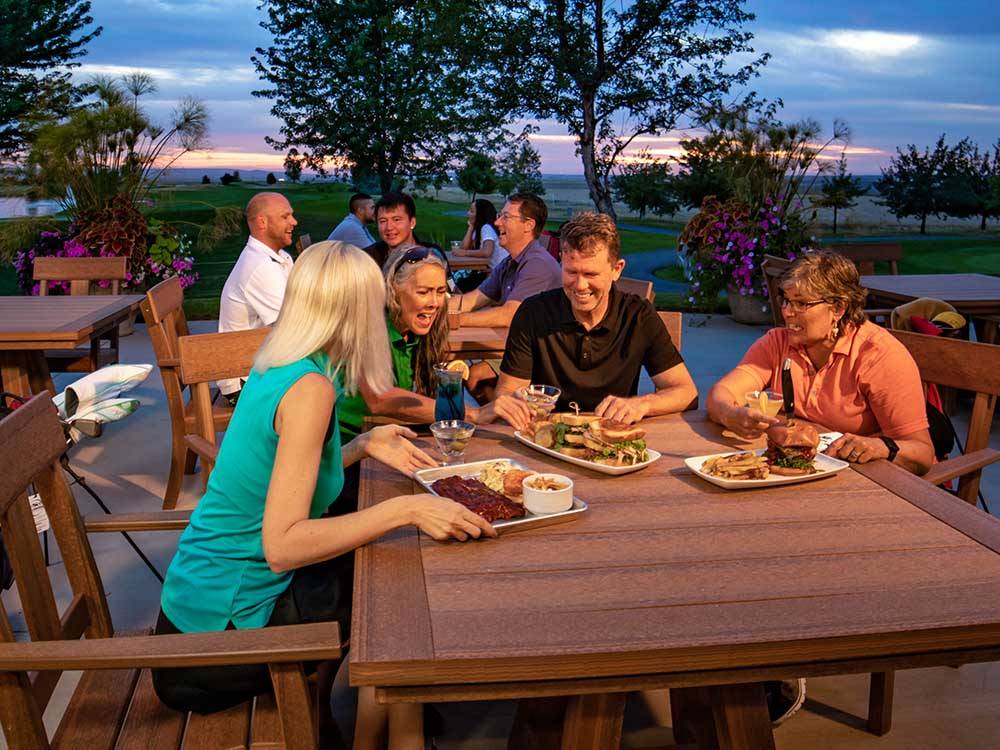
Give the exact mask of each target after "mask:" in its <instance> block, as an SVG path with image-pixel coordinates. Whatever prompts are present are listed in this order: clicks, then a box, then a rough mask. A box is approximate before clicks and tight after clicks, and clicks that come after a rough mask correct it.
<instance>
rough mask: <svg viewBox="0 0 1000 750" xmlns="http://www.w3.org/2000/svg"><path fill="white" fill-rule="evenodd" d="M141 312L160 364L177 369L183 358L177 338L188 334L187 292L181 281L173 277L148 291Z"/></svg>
mask: <svg viewBox="0 0 1000 750" xmlns="http://www.w3.org/2000/svg"><path fill="white" fill-rule="evenodd" d="M139 309H141V310H142V317H143V320H145V321H146V327H147V329H148V332H149V340H150V342H151V343H152V345H153V353H154V354H155V355H156V363H157V364H158V365H159V366H160V367H161V368H162V367H165V366H166V367H177V365H178V362H177V358H178V357H179V356H180V354H179V350H178V348H177V339H179V338H180V337H181V336H187V335H188V325H187V318H186V317H185V315H184V289H183V287H181V280H180V279H179V278H177V277H176V276H171V277H170V278H169V279H167V280H166V281H161V282H160V283H159V284H157V285H156V286H154V287H153V288H152V289H150V290H149V291H148V292H146V299H144V300H143V301H142V302H141V303H140V305H139Z"/></svg>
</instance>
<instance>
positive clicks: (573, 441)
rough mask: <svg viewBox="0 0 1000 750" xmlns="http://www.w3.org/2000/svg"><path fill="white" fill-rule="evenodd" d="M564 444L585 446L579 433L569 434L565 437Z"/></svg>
mask: <svg viewBox="0 0 1000 750" xmlns="http://www.w3.org/2000/svg"><path fill="white" fill-rule="evenodd" d="M563 442H564V443H568V444H570V445H583V444H584V439H583V435H582V434H580V433H579V432H567V433H566V434H565V435H563Z"/></svg>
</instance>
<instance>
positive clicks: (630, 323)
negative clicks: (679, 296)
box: [500, 287, 684, 411]
mask: <svg viewBox="0 0 1000 750" xmlns="http://www.w3.org/2000/svg"><path fill="white" fill-rule="evenodd" d="M683 361H684V360H683V358H682V357H681V355H680V352H678V351H677V348H676V347H675V346H674V343H673V341H671V340H670V335H669V334H668V333H667V329H666V326H664V325H663V321H661V320H660V317H659V316H658V315H657V314H656V310H655V309H654V308H653V305H652V304H651V303H650V302H647V301H646V300H644V299H642V298H641V297H637V296H636V295H634V294H625V293H623V292H620V291H618V289H617V288H616V287H612V289H611V298H610V300H609V302H608V312H607V314H606V315H605V316H604V319H603V320H601V322H600V323H598V324H597V325H596V326H594V328H592V329H591V330H590V331H588V330H587V329H585V328H584V327H583V326H582V325H581V324H580V323H579V322H578V321H577V319H576V318H574V317H573V309H572V307H571V306H570V302H569V298H568V297H567V296H566V293H565V292H564V291H563V290H562V289H552V290H551V291H548V292H543V293H542V294H537V295H535V296H534V297H529V298H528V299H526V300H525V301H524V302H523V303H522V304H521V306H520V307H519V308H518V309H517V312H516V313H514V319H513V320H512V321H511V324H510V333H509V334H508V336H507V347H506V349H505V351H504V355H503V362H502V363H501V365H500V370H501V371H502V372H505V373H507V374H508V375H511V376H513V377H515V378H521V379H524V380H530V381H531V382H532V383H540V384H545V385H554V386H557V387H559V388H561V389H562V396H561V397H560V399H559V404H558V407H557V408H558V409H560V410H564V409H566V408H568V404H569V402H570V401H576V402H577V403H578V404H579V405H580V408H581V409H583V410H585V411H592V410H593V409H594V408H595V407H596V406H597V405H598V404H599V403H600V402H601V401H602V400H603V399H604V397H605V396H609V395H614V396H625V397H628V396H634V395H636V393H638V390H639V374H640V370H641V368H643V367H645V368H646V372H648V373H649V374H650V376H653V375H659V374H660V373H661V372H665V371H667V370H669V369H670V368H672V367H674V366H676V365H679V364H681V363H682V362H683Z"/></svg>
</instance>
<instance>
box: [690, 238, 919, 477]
mask: <svg viewBox="0 0 1000 750" xmlns="http://www.w3.org/2000/svg"><path fill="white" fill-rule="evenodd" d="M780 285H781V312H782V315H783V316H784V318H785V327H783V328H774V329H772V330H770V331H768V332H767V333H766V334H765V335H764V336H763V337H761V338H760V339H758V340H757V341H756V342H755V343H754V344H753V346H751V347H750V349H749V351H747V353H746V355H744V357H743V360H742V361H741V362H740V363H739V365H737V366H736V369H735V370H733V371H732V372H730V373H729V374H727V375H726V376H725V377H723V378H722V379H721V380H720V381H719V382H718V383H717V384H716V385H715V386H714V387H713V388H712V390H711V392H710V393H709V394H708V413H709V416H711V418H712V419H713V420H715V421H716V422H719V423H720V424H722V425H724V426H726V427H728V428H729V429H731V430H732V431H733V432H735V433H737V434H738V435H741V436H743V437H747V438H753V437H757V436H759V435H760V434H761V432H763V431H764V430H766V429H767V428H768V426H770V425H771V424H774V423H775V422H777V421H779V420H778V419H777V418H775V417H769V416H767V415H766V414H763V413H762V412H760V411H759V410H758V409H755V408H752V407H749V406H746V405H745V404H746V400H745V394H746V393H747V392H749V391H755V390H762V389H765V388H772V389H774V390H775V391H778V392H780V391H781V370H782V366H783V363H784V362H785V360H786V359H790V360H791V372H792V384H793V387H794V393H795V414H796V415H797V416H799V417H802V418H804V419H807V420H810V421H812V422H815V423H817V424H819V425H822V426H823V427H825V428H827V429H830V430H836V431H838V432H842V433H844V436H843V437H842V438H839V439H838V440H836V441H835V442H834V443H833V444H832V445H831V446H830V448H829V449H828V450H827V453H829V454H830V455H832V456H837V457H839V458H842V459H845V460H847V461H853V462H857V463H866V462H868V461H874V460H876V459H880V458H884V459H889V460H890V461H893V462H894V463H897V464H899V465H900V466H902V467H904V468H906V469H908V470H909V471H912V472H914V473H916V474H923V473H924V472H926V471H927V469H928V468H929V467H930V465H931V463H933V461H934V450H933V446H932V444H931V438H930V434H929V433H928V431H927V413H926V405H925V398H924V393H923V387H922V385H921V382H920V374H919V371H918V370H917V365H916V363H915V362H914V361H913V358H912V357H911V356H910V355H909V353H908V352H907V351H906V348H905V347H904V346H903V345H902V344H901V343H900V342H899V341H898V340H896V338H895V337H894V336H893V335H892V334H891V333H890V332H889V331H887V330H885V329H884V328H881V327H879V326H877V325H875V324H874V323H872V322H870V321H868V320H867V319H866V318H865V315H864V302H865V296H866V295H867V291H866V290H865V289H864V288H863V287H862V286H861V282H860V278H859V277H858V271H857V269H856V268H855V267H854V264H853V263H852V262H851V261H850V260H848V259H847V258H845V257H844V256H842V255H838V254H836V253H833V252H827V251H821V252H813V253H808V254H806V255H803V256H802V257H800V258H799V259H798V260H796V261H795V263H793V264H792V266H791V268H789V269H788V271H787V272H786V273H785V275H784V276H782V277H781V281H780Z"/></svg>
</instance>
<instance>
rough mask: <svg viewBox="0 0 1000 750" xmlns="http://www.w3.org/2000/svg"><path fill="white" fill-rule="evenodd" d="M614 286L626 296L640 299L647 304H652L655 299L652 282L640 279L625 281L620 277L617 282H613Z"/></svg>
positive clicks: (625, 279)
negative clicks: (634, 296) (630, 295)
mask: <svg viewBox="0 0 1000 750" xmlns="http://www.w3.org/2000/svg"><path fill="white" fill-rule="evenodd" d="M615 286H617V287H618V291H620V292H625V293H626V294H634V295H636V296H637V297H642V298H643V299H644V300H646V301H647V302H652V301H653V300H654V299H655V298H656V294H654V292H653V282H652V281H643V280H642V279H627V278H625V277H624V276H622V277H621V278H620V279H618V281H616V282H615Z"/></svg>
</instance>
